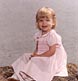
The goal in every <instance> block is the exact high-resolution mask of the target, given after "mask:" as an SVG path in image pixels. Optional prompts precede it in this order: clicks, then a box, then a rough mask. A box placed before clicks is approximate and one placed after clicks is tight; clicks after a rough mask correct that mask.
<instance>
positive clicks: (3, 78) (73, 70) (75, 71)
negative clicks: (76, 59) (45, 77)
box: [0, 63, 78, 81]
mask: <svg viewBox="0 0 78 81" xmlns="http://www.w3.org/2000/svg"><path fill="white" fill-rule="evenodd" d="M67 69H68V76H67V77H54V79H53V80H52V81H78V66H77V65H76V64H73V63H68V64H67ZM13 74H14V70H13V68H12V67H11V66H5V67H0V81H7V78H8V77H11V76H12V75H13Z"/></svg>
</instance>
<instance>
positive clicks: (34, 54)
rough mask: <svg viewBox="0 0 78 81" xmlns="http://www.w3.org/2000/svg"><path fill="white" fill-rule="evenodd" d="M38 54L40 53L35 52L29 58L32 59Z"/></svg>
mask: <svg viewBox="0 0 78 81" xmlns="http://www.w3.org/2000/svg"><path fill="white" fill-rule="evenodd" d="M36 56H38V54H37V53H33V54H32V55H31V56H30V58H29V59H31V58H32V57H36Z"/></svg>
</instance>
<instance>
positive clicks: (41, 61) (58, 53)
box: [12, 7, 68, 81]
mask: <svg viewBox="0 0 78 81" xmlns="http://www.w3.org/2000/svg"><path fill="white" fill-rule="evenodd" d="M36 25H37V28H38V30H39V31H38V32H37V33H36V34H35V36H34V39H35V42H36V49H35V51H34V52H33V53H31V56H30V54H29V57H28V56H27V53H26V54H24V55H23V56H22V57H20V58H19V59H17V60H16V61H15V62H14V63H13V64H12V66H13V68H14V71H15V74H14V75H13V77H14V78H16V79H18V80H20V81H27V80H28V81H31V80H35V81H51V80H52V79H53V77H54V76H68V73H67V68H66V65H67V55H66V52H65V50H64V47H63V45H62V39H61V36H60V35H59V34H57V33H56V31H55V27H56V15H55V12H54V10H53V9H51V8H48V7H42V8H40V9H39V10H38V12H37V14H36Z"/></svg>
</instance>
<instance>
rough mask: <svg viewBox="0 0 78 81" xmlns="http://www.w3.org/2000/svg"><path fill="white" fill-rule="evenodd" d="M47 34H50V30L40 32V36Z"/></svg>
mask: <svg viewBox="0 0 78 81" xmlns="http://www.w3.org/2000/svg"><path fill="white" fill-rule="evenodd" d="M48 32H50V30H49V31H42V35H44V34H47V33H48Z"/></svg>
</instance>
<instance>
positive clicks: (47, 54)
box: [32, 44, 58, 57]
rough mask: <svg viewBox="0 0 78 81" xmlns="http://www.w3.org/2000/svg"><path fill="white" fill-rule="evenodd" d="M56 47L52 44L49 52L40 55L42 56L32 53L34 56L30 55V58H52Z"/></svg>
mask: <svg viewBox="0 0 78 81" xmlns="http://www.w3.org/2000/svg"><path fill="white" fill-rule="evenodd" d="M57 45H58V44H54V45H52V46H50V47H49V50H48V51H46V52H44V53H42V54H36V53H34V54H33V55H32V57H35V56H40V57H50V56H52V55H54V54H55V51H56V46H57Z"/></svg>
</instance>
